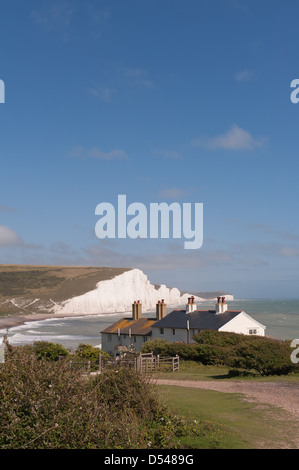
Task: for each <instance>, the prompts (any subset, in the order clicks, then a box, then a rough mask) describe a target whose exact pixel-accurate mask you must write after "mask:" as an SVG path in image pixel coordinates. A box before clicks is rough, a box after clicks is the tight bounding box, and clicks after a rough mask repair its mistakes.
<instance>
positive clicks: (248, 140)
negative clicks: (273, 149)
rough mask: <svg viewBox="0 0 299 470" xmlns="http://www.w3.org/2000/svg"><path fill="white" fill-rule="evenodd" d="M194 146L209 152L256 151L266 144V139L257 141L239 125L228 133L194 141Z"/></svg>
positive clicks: (234, 126)
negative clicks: (221, 150) (222, 150)
mask: <svg viewBox="0 0 299 470" xmlns="http://www.w3.org/2000/svg"><path fill="white" fill-rule="evenodd" d="M192 144H193V145H194V146H196V147H205V148H207V149H209V150H216V149H225V150H254V149H255V148H258V147H262V146H263V145H264V144H265V139H264V138H259V139H256V138H254V137H253V136H252V135H251V133H250V132H249V131H246V130H244V129H241V128H240V127H239V126H237V125H235V124H234V125H233V126H232V128H231V129H230V130H229V131H228V132H227V133H226V134H222V135H219V136H216V137H213V138H208V139H201V138H200V139H194V140H193V141H192Z"/></svg>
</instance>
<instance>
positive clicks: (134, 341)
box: [134, 335, 137, 343]
mask: <svg viewBox="0 0 299 470" xmlns="http://www.w3.org/2000/svg"><path fill="white" fill-rule="evenodd" d="M136 341H137V339H136V335H134V343H136Z"/></svg>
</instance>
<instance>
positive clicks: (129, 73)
mask: <svg viewBox="0 0 299 470" xmlns="http://www.w3.org/2000/svg"><path fill="white" fill-rule="evenodd" d="M122 74H123V76H124V77H125V78H126V79H127V80H129V81H130V82H132V83H134V84H135V85H141V86H145V87H148V88H151V87H152V86H153V84H154V83H153V81H152V80H150V79H149V78H148V72H147V70H146V69H144V68H141V67H139V68H130V67H124V68H123V69H122Z"/></svg>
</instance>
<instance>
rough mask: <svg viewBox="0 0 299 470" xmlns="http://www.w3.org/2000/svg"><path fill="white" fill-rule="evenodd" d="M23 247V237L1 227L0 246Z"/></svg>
mask: <svg viewBox="0 0 299 470" xmlns="http://www.w3.org/2000/svg"><path fill="white" fill-rule="evenodd" d="M20 245H23V240H22V239H21V237H20V236H19V235H18V234H17V233H16V232H15V231H14V230H12V229H11V228H9V227H7V226H5V225H0V246H20Z"/></svg>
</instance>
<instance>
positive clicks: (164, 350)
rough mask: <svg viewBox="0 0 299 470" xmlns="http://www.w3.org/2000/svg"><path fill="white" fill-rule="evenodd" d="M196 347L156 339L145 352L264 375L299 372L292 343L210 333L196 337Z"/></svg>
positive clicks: (213, 331)
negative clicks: (292, 358)
mask: <svg viewBox="0 0 299 470" xmlns="http://www.w3.org/2000/svg"><path fill="white" fill-rule="evenodd" d="M194 340H195V343H193V344H184V343H169V342H167V341H165V340H161V339H154V340H151V341H147V342H146V343H145V344H144V346H143V348H142V352H151V351H153V353H154V354H155V355H157V354H160V355H166V356H175V355H177V354H178V355H179V357H180V358H181V359H184V360H193V361H198V362H200V363H202V364H205V365H222V366H227V367H230V368H235V369H240V370H242V371H243V372H244V371H246V372H257V373H258V374H260V375H273V374H275V375H276V374H288V373H290V372H293V371H294V372H299V366H298V364H293V363H292V362H291V359H290V355H291V352H292V349H291V347H290V342H289V341H275V340H272V339H270V338H266V337H263V336H249V335H242V334H238V333H229V332H220V331H216V330H206V331H203V332H202V333H200V334H198V335H195V336H194Z"/></svg>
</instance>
